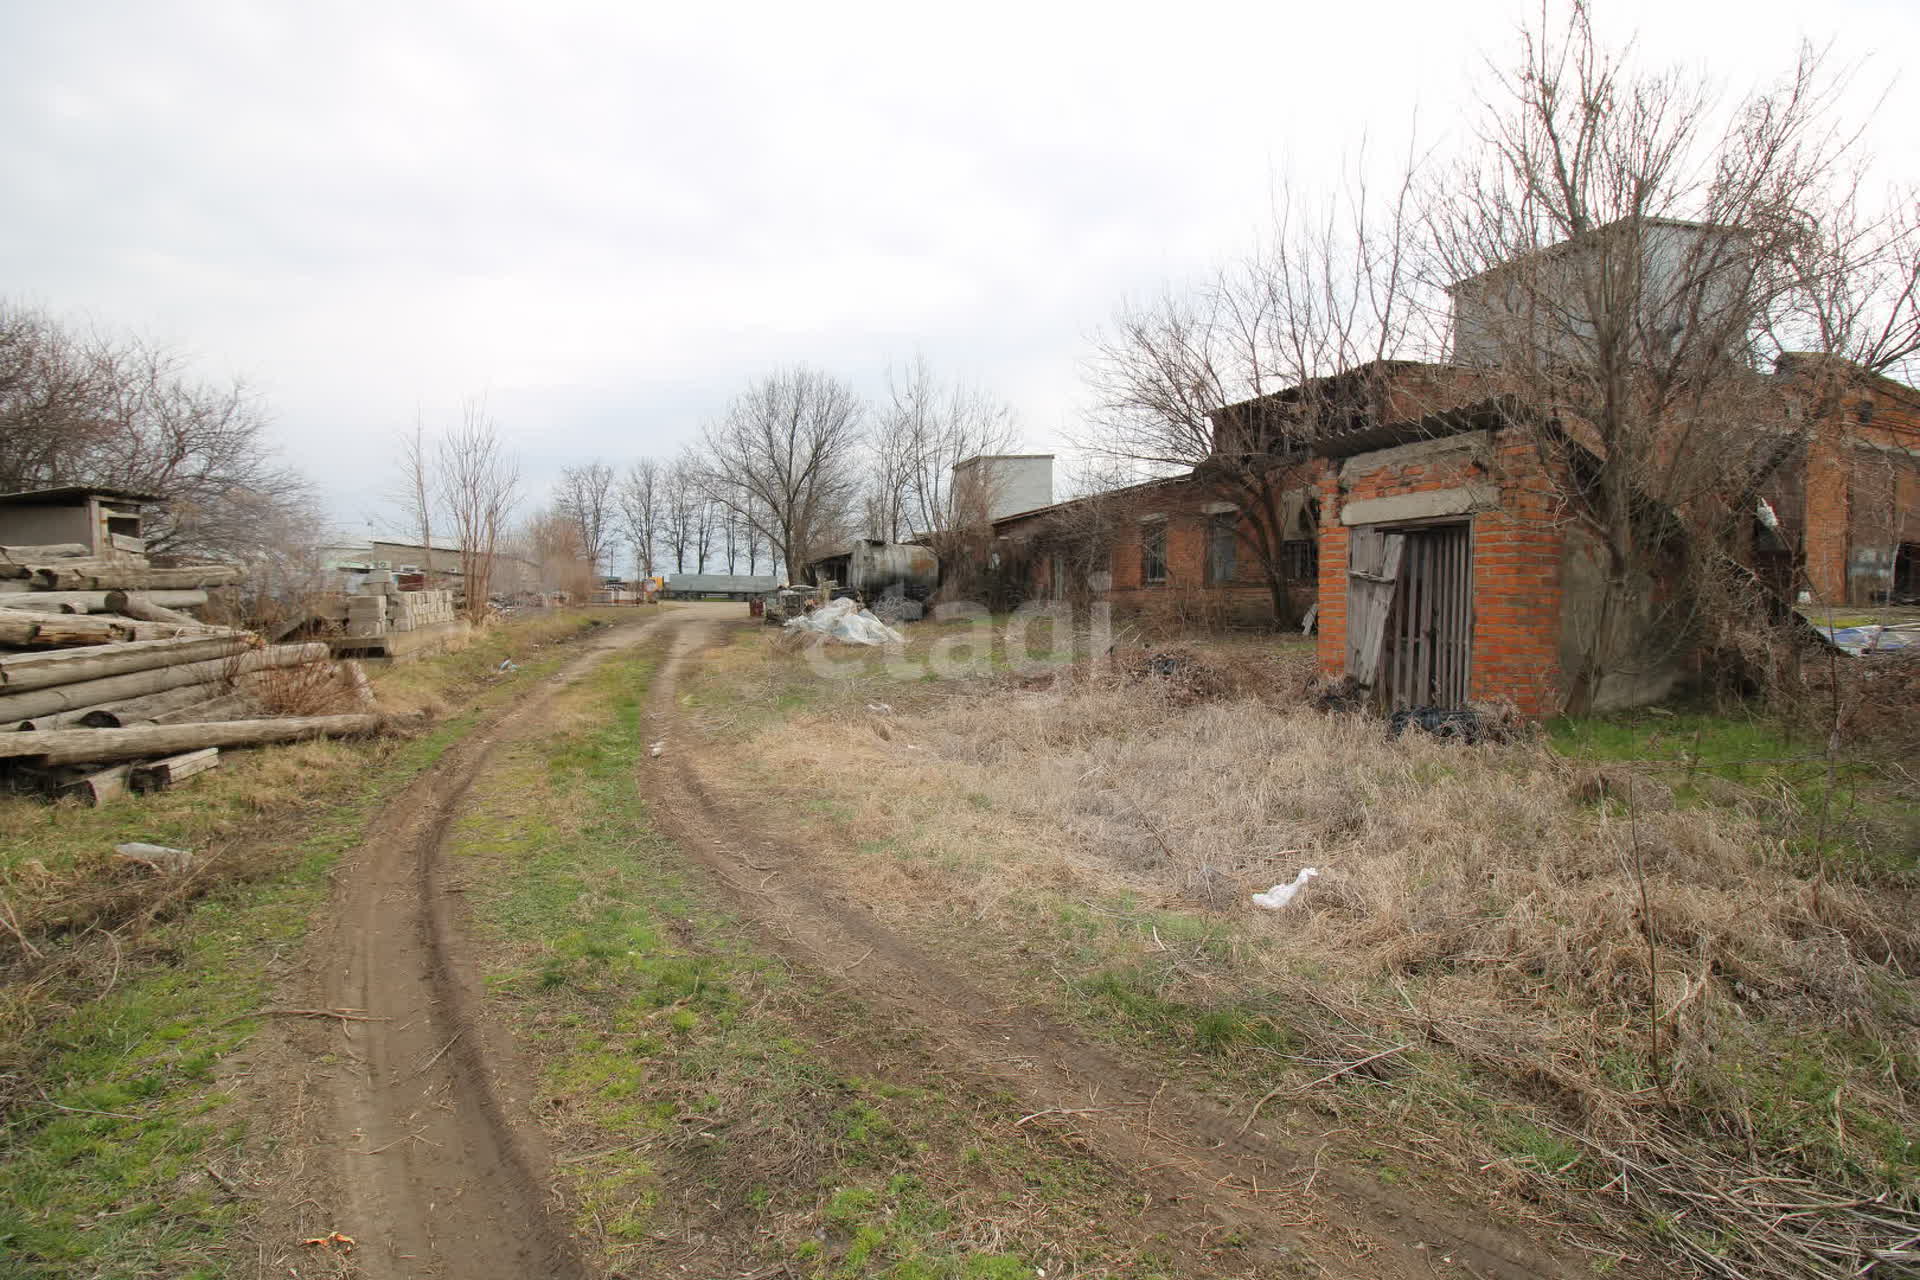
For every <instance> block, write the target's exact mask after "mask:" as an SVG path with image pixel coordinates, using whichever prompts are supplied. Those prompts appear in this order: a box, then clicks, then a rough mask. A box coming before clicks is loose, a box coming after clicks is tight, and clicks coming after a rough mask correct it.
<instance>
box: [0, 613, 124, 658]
mask: <svg viewBox="0 0 1920 1280" xmlns="http://www.w3.org/2000/svg"><path fill="white" fill-rule="evenodd" d="M150 625H151V624H150ZM131 639H133V628H132V627H131V626H123V625H121V624H119V623H114V622H106V621H103V620H101V619H98V618H84V617H66V616H63V615H61V614H56V613H26V612H24V611H22V610H18V609H0V645H5V646H9V647H11V648H15V649H56V648H74V647H79V646H91V645H105V644H115V643H118V642H120V641H124V640H131Z"/></svg>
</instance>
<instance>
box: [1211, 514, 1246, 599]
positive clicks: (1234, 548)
mask: <svg viewBox="0 0 1920 1280" xmlns="http://www.w3.org/2000/svg"><path fill="white" fill-rule="evenodd" d="M1239 555H1240V517H1239V516H1237V515H1218V516H1214V517H1212V518H1211V519H1209V520H1208V521H1207V585H1208V586H1213V587H1217V586H1222V585H1224V584H1226V583H1229V582H1232V581H1233V578H1234V575H1235V574H1236V573H1238V572H1239V569H1240V566H1239Z"/></svg>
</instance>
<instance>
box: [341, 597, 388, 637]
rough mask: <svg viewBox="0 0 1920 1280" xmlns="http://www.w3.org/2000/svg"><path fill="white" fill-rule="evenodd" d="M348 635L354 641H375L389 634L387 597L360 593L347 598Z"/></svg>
mask: <svg viewBox="0 0 1920 1280" xmlns="http://www.w3.org/2000/svg"><path fill="white" fill-rule="evenodd" d="M346 608H347V635H348V637H349V638H350V639H354V640H374V639H378V638H379V637H381V636H384V635H386V634H387V597H386V595H385V594H384V593H379V592H359V593H356V594H354V595H350V596H348V597H347V598H346Z"/></svg>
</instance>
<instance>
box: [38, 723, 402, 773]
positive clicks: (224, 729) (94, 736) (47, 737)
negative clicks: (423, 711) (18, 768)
mask: <svg viewBox="0 0 1920 1280" xmlns="http://www.w3.org/2000/svg"><path fill="white" fill-rule="evenodd" d="M381 722H382V717H380V716H377V715H372V714H370V713H366V712H361V713H358V714H355V715H344V716H278V717H275V718H273V719H270V720H228V721H224V722H222V723H219V724H150V725H141V726H139V727H137V728H133V729H49V730H38V731H35V732H32V733H0V757H12V758H21V757H25V758H28V759H32V760H36V761H38V762H39V763H40V764H41V765H43V766H44V765H58V764H79V763H82V762H84V761H89V760H137V759H139V758H141V757H143V756H169V755H179V754H181V753H183V752H187V751H198V750H201V749H202V748H204V747H255V746H262V745H265V744H267V743H270V742H295V741H298V740H300V739H302V738H323V737H331V738H339V737H348V736H351V735H353V734H361V733H372V732H374V731H375V730H377V729H378V728H379V727H380V725H381Z"/></svg>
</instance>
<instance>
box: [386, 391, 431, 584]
mask: <svg viewBox="0 0 1920 1280" xmlns="http://www.w3.org/2000/svg"><path fill="white" fill-rule="evenodd" d="M433 463H434V457H433V452H432V450H430V449H429V448H428V447H427V428H426V423H425V422H423V421H422V420H421V418H420V416H419V415H418V414H417V413H416V414H415V415H414V419H413V430H412V431H411V432H409V433H408V434H407V435H405V436H402V437H401V440H400V485H399V490H398V492H397V494H396V495H395V496H396V497H397V498H398V500H399V503H400V506H401V508H402V509H403V510H404V511H405V512H406V514H407V523H408V524H409V525H410V526H411V528H412V532H413V533H415V534H417V535H418V536H419V538H420V546H421V547H422V548H423V552H422V562H421V563H422V567H423V568H424V569H425V571H426V575H427V582H428V585H432V581H433V576H434V574H433V513H434V510H435V508H436V507H438V506H439V504H440V478H439V477H438V476H437V475H436V474H434V469H433Z"/></svg>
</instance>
